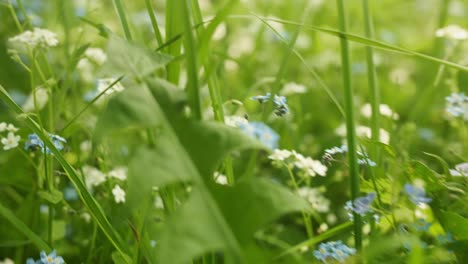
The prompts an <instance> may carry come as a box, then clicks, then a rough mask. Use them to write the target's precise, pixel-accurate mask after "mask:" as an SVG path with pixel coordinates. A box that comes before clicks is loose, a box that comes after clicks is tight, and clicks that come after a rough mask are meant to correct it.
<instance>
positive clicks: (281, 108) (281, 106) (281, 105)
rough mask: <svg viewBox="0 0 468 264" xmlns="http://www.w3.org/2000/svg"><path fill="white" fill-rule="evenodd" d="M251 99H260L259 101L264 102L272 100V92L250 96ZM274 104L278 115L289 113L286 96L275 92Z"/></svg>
mask: <svg viewBox="0 0 468 264" xmlns="http://www.w3.org/2000/svg"><path fill="white" fill-rule="evenodd" d="M250 100H254V101H258V102H259V103H261V104H263V103H266V102H268V101H270V100H271V93H267V94H266V95H257V96H252V97H250ZM273 105H274V106H275V110H274V112H275V114H276V115H277V116H283V115H285V114H287V113H289V107H288V105H287V102H286V97H284V96H281V95H276V94H275V96H274V97H273Z"/></svg>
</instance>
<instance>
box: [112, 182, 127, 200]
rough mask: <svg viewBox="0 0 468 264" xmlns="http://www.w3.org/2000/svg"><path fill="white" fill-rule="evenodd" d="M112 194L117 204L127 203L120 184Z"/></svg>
mask: <svg viewBox="0 0 468 264" xmlns="http://www.w3.org/2000/svg"><path fill="white" fill-rule="evenodd" d="M112 194H113V195H114V198H115V202H116V203H125V191H124V190H123V189H122V188H120V186H119V185H118V184H117V185H115V187H114V189H112Z"/></svg>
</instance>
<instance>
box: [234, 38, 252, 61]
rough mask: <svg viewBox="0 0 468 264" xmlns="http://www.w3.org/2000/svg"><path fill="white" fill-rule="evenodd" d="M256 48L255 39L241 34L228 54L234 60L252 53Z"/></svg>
mask: <svg viewBox="0 0 468 264" xmlns="http://www.w3.org/2000/svg"><path fill="white" fill-rule="evenodd" d="M254 48H255V42H254V39H253V37H251V36H249V35H248V34H241V35H240V36H239V37H238V38H237V39H236V41H235V42H233V43H232V44H231V45H230V46H229V48H228V54H229V56H230V57H232V58H239V57H240V56H242V55H245V54H248V53H251V52H252V51H253V49H254Z"/></svg>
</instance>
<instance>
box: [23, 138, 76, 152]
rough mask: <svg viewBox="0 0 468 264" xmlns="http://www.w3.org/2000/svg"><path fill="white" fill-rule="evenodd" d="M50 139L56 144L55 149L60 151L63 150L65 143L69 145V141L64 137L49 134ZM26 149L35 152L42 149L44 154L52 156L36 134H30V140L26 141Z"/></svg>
mask: <svg viewBox="0 0 468 264" xmlns="http://www.w3.org/2000/svg"><path fill="white" fill-rule="evenodd" d="M49 138H50V140H51V141H52V143H53V144H54V146H55V148H56V149H57V150H59V151H60V150H63V148H64V146H65V143H67V141H66V140H65V139H64V138H63V137H61V136H57V135H54V134H50V133H49ZM44 148H45V151H44ZM24 149H25V150H27V151H35V150H37V149H40V150H41V151H42V153H44V152H45V153H46V154H52V151H51V150H50V149H49V148H48V147H45V144H44V142H43V141H42V140H41V139H40V138H39V136H38V135H37V134H36V133H34V134H30V135H29V136H28V140H26V143H25V144H24Z"/></svg>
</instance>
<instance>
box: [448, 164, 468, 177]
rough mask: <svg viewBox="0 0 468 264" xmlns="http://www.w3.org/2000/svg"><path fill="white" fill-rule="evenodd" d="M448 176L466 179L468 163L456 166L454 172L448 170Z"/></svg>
mask: <svg viewBox="0 0 468 264" xmlns="http://www.w3.org/2000/svg"><path fill="white" fill-rule="evenodd" d="M450 174H451V175H452V176H456V177H459V176H465V177H468V162H465V163H460V164H457V165H456V166H455V169H454V170H450Z"/></svg>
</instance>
